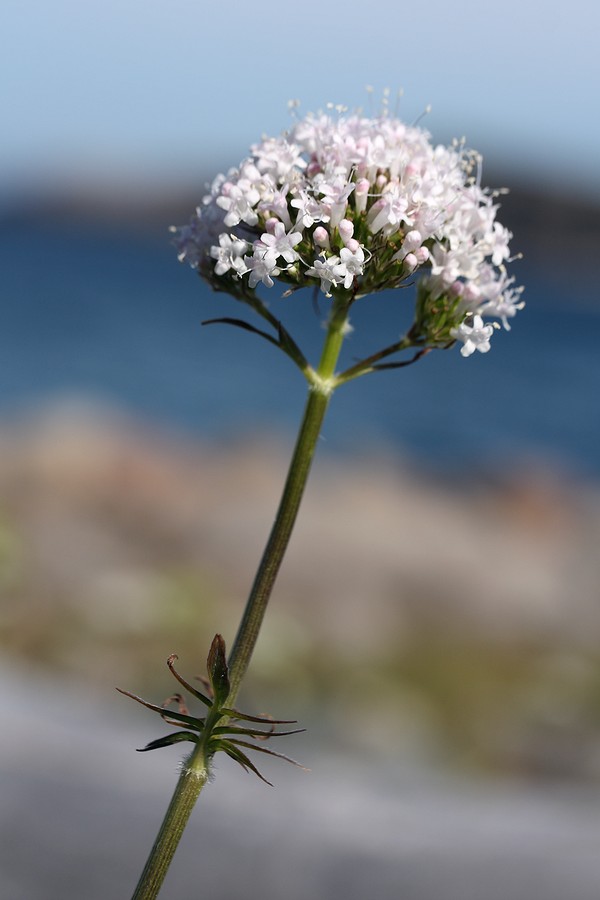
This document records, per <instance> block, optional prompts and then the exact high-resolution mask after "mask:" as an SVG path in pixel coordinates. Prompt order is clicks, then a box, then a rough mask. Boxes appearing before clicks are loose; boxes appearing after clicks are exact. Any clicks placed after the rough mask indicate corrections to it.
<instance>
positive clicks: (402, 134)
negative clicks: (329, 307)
mask: <svg viewBox="0 0 600 900" xmlns="http://www.w3.org/2000/svg"><path fill="white" fill-rule="evenodd" d="M479 162H480V160H479V157H478V156H477V155H476V154H474V153H473V152H471V151H468V150H466V149H465V147H464V145H463V144H462V143H460V142H455V143H453V144H452V146H450V147H444V146H434V145H432V143H431V142H430V137H429V134H428V133H427V132H426V131H424V130H423V129H422V128H419V127H416V126H408V125H405V124H404V123H403V122H401V121H400V120H398V119H395V118H392V117H389V116H388V115H382V116H380V117H377V118H364V117H361V116H359V115H349V116H344V115H340V116H330V115H328V114H318V115H308V116H306V117H305V118H304V119H302V120H298V121H296V123H295V124H294V126H293V128H292V129H291V130H290V131H289V132H287V133H284V134H283V135H282V136H281V137H278V138H264V139H263V140H262V142H261V143H260V144H256V145H255V146H253V147H252V148H251V156H250V157H249V158H248V159H245V160H244V161H243V162H242V163H241V164H240V166H239V168H237V169H232V170H230V171H229V172H228V173H227V175H220V176H218V177H217V178H216V179H215V181H214V182H213V184H212V187H211V190H210V193H209V194H208V195H207V196H206V197H205V198H204V200H203V202H202V205H201V206H200V207H199V208H198V209H197V211H196V215H195V216H194V217H193V218H192V220H191V222H190V224H189V225H187V226H183V227H182V228H178V229H174V231H175V233H176V238H175V243H176V246H177V249H178V254H179V259H180V260H187V261H188V262H189V263H190V264H191V265H192V266H194V267H195V268H197V269H198V270H199V271H200V273H201V274H202V275H203V276H204V277H205V278H207V279H208V280H209V281H210V283H211V284H212V285H213V287H215V288H216V289H218V290H224V291H228V292H230V293H232V294H233V295H234V296H238V297H241V296H244V295H246V296H247V295H248V292H252V291H254V289H255V288H256V287H257V285H259V284H260V283H262V284H263V285H266V287H272V286H273V284H274V281H275V280H278V281H280V282H282V283H283V284H285V285H286V287H287V288H288V289H292V290H295V289H296V288H300V287H306V286H311V285H312V286H320V289H321V290H322V291H323V292H324V293H325V294H326V295H327V296H328V297H329V296H331V295H334V296H335V297H339V296H340V295H342V294H344V293H345V294H347V296H348V300H349V302H352V301H354V300H355V299H356V298H357V297H362V296H365V295H367V294H370V293H373V292H374V291H379V290H385V289H389V288H395V287H398V286H399V285H401V284H402V283H403V282H405V281H407V279H410V280H411V281H412V280H415V279H418V292H417V293H418V296H419V297H420V301H419V302H418V306H419V308H420V313H419V316H418V318H419V327H420V329H421V332H422V334H421V335H420V339H421V341H422V343H426V344H429V345H430V346H441V345H442V344H444V343H446V344H447V343H451V342H452V341H454V340H459V341H462V344H463V346H462V350H461V352H462V354H463V355H464V356H468V355H470V354H471V353H473V352H474V351H475V350H479V351H481V352H485V351H487V350H488V349H489V337H490V335H491V333H492V330H493V326H492V325H490V324H485V323H484V320H483V318H482V317H483V316H488V317H492V318H497V319H500V320H501V322H502V323H503V325H504V327H505V328H506V329H509V328H510V325H509V319H511V318H512V317H513V316H514V315H515V313H516V312H517V310H519V309H521V308H522V306H523V303H522V301H521V299H520V295H521V289H520V288H515V287H514V286H513V282H514V279H513V278H509V277H508V275H507V273H506V270H505V268H504V263H505V261H507V260H508V259H509V248H508V244H509V240H510V238H511V237H512V235H511V234H510V232H508V231H507V229H506V228H504V227H503V226H502V225H500V224H499V223H498V222H497V221H496V211H497V208H498V207H497V204H496V203H495V202H494V201H495V196H496V195H494V194H491V193H489V192H488V191H486V190H484V189H482V188H481V186H480V184H479V181H478V178H477V172H478V168H479ZM440 311H441V314H440ZM436 316H438V320H436Z"/></svg>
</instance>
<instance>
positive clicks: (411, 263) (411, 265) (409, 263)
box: [404, 253, 419, 272]
mask: <svg viewBox="0 0 600 900" xmlns="http://www.w3.org/2000/svg"><path fill="white" fill-rule="evenodd" d="M404 265H405V266H406V268H407V269H408V270H409V272H412V271H413V269H416V268H417V266H418V265H419V263H418V261H417V257H416V256H415V254H414V253H407V254H406V256H405V257H404Z"/></svg>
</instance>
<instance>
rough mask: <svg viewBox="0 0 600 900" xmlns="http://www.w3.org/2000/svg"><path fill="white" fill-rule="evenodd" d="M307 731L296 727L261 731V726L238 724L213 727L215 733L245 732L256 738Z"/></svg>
mask: <svg viewBox="0 0 600 900" xmlns="http://www.w3.org/2000/svg"><path fill="white" fill-rule="evenodd" d="M303 731H306V728H295V729H294V731H261V730H260V729H259V728H239V727H238V726H236V725H218V726H217V727H216V728H213V730H212V733H213V734H245V735H247V736H248V737H255V738H259V739H260V738H264V739H266V738H272V737H284V736H285V735H287V734H300V733H301V732H303Z"/></svg>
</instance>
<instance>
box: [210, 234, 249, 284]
mask: <svg viewBox="0 0 600 900" xmlns="http://www.w3.org/2000/svg"><path fill="white" fill-rule="evenodd" d="M247 250H248V244H247V242H246V241H241V240H240V239H239V238H235V237H231V235H229V234H221V235H219V246H218V247H216V246H213V247H211V248H210V255H211V256H212V258H213V259H216V260H217V262H216V264H215V275H224V274H225V272H229V270H230V269H233V270H234V272H236V273H237V274H238V275H244V274H245V273H246V272H247V271H248V269H247V267H246V264H245V263H244V259H243V256H244V253H246V252H247Z"/></svg>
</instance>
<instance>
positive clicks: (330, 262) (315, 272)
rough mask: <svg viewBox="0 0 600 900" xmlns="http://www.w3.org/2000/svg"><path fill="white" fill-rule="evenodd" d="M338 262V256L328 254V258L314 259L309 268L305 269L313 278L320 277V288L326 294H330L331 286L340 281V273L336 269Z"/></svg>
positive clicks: (328, 295)
mask: <svg viewBox="0 0 600 900" xmlns="http://www.w3.org/2000/svg"><path fill="white" fill-rule="evenodd" d="M339 264H340V260H339V257H337V256H330V257H329V259H325V260H321V259H315V263H314V265H313V266H311V267H310V269H307V270H306V274H307V275H311V276H312V277H313V278H320V279H321V290H322V291H323V293H324V294H325V295H326V296H327V297H330V296H331V286H332V285H338V284H340V283H341V280H342V278H341V275H340V272H339V270H338V267H339Z"/></svg>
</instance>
